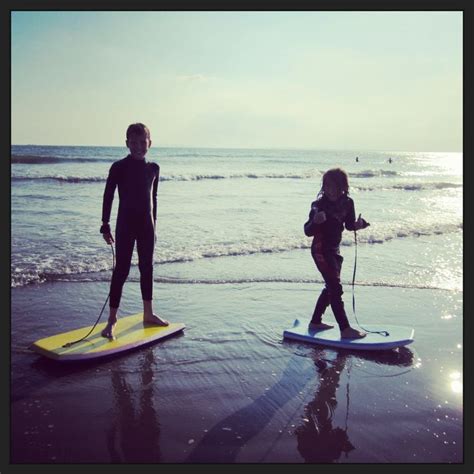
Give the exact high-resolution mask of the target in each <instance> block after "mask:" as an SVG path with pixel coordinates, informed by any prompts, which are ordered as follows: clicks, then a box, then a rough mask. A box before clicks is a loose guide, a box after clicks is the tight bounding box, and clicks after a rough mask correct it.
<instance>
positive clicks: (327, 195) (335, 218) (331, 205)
mask: <svg viewBox="0 0 474 474" xmlns="http://www.w3.org/2000/svg"><path fill="white" fill-rule="evenodd" d="M344 225H345V227H346V229H347V230H359V229H364V228H365V227H367V226H368V225H369V223H368V222H366V221H365V220H364V219H362V218H361V216H360V214H359V218H358V219H357V220H356V219H355V210H354V201H353V200H352V199H351V198H350V197H349V180H348V177H347V173H346V172H345V171H344V170H342V169H340V168H334V169H330V170H329V171H326V173H324V175H323V185H322V188H321V191H320V192H319V194H318V196H317V198H316V201H314V202H313V203H312V204H311V211H310V213H309V218H308V221H307V222H306V223H305V225H304V232H305V234H306V235H307V236H308V237H311V236H314V238H313V243H312V245H311V255H312V257H313V260H314V262H315V264H316V267H317V268H318V270H319V271H320V272H321V275H322V277H323V279H324V282H325V287H324V289H323V291H322V292H321V294H320V296H319V298H318V301H317V303H316V307H315V309H314V313H313V317H312V319H311V322H310V323H309V329H310V330H323V329H329V328H332V327H334V326H331V325H329V324H326V323H323V322H322V316H323V313H324V311H325V310H326V308H327V307H328V306H329V305H331V309H332V311H333V313H334V316H335V318H336V321H337V323H338V325H339V329H340V331H341V338H344V339H357V338H361V337H365V336H366V333H365V332H362V331H357V330H356V329H353V328H351V327H350V325H349V321H348V320H347V316H346V312H345V310H344V302H343V301H342V294H343V291H342V285H341V277H340V274H341V266H342V261H343V257H342V256H341V254H340V252H339V245H340V243H341V239H342V231H343V230H344Z"/></svg>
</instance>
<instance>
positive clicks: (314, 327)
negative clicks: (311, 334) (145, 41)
mask: <svg viewBox="0 0 474 474" xmlns="http://www.w3.org/2000/svg"><path fill="white" fill-rule="evenodd" d="M333 327H334V326H332V325H331V324H326V323H309V324H308V329H312V330H317V329H319V330H321V329H331V328H333Z"/></svg>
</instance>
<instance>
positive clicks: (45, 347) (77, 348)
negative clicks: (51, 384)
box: [30, 313, 185, 361]
mask: <svg viewBox="0 0 474 474" xmlns="http://www.w3.org/2000/svg"><path fill="white" fill-rule="evenodd" d="M105 325H106V323H105V322H104V323H101V324H98V325H97V326H96V327H95V329H94V331H93V332H92V333H91V334H90V335H89V336H88V337H87V338H86V339H84V340H83V341H81V342H78V343H76V344H73V345H71V346H68V347H64V344H67V343H68V342H72V341H76V340H77V339H80V338H81V337H84V336H85V335H86V334H87V333H88V332H89V331H90V330H91V329H92V326H88V327H84V328H80V329H74V330H73V331H68V332H63V333H61V334H56V335H55V336H49V337H46V338H44V339H40V340H38V341H36V342H34V343H33V344H32V345H31V346H30V349H32V350H33V351H35V352H37V353H38V354H41V355H43V356H46V357H49V358H50V359H55V360H61V361H71V360H88V359H97V358H100V357H104V356H108V355H111V354H117V353H119V352H123V351H127V350H130V349H134V348H136V347H139V346H142V345H144V344H149V343H151V342H154V341H157V340H159V339H162V338H164V337H166V336H170V335H171V334H175V333H177V332H179V331H182V330H183V329H184V328H185V325H184V324H183V323H170V324H169V326H155V325H144V324H143V313H138V314H134V315H133V316H127V317H125V318H119V320H118V323H117V325H116V326H115V330H114V335H115V339H113V340H112V339H107V338H105V337H102V336H101V334H100V333H101V331H102V329H104V327H105Z"/></svg>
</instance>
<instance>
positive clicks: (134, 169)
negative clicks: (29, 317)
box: [100, 123, 169, 338]
mask: <svg viewBox="0 0 474 474" xmlns="http://www.w3.org/2000/svg"><path fill="white" fill-rule="evenodd" d="M126 145H127V147H128V149H129V150H130V154H129V155H128V156H126V157H125V158H123V159H122V160H119V161H116V162H115V163H113V164H112V166H111V167H110V171H109V176H108V178H107V183H106V185H105V191H104V200H103V205H102V227H101V228H100V232H101V233H102V235H103V237H104V240H105V241H106V242H107V243H108V244H109V245H111V244H112V243H113V242H114V238H113V236H112V231H111V230H110V225H109V220H110V213H111V211H112V202H113V199H114V193H115V188H116V187H118V193H119V199H120V201H119V209H118V214H117V223H116V227H115V238H116V240H117V243H116V246H115V247H116V257H117V262H116V265H115V270H114V272H113V275H112V282H111V284H110V314H109V320H108V322H107V325H106V327H105V328H104V330H103V331H102V336H104V337H108V338H113V337H114V336H113V331H114V328H115V325H116V323H117V310H118V307H119V304H120V299H121V296H122V287H123V285H124V283H125V280H126V279H127V276H128V273H129V271H130V263H131V261H132V253H133V247H134V246H135V241H136V242H137V252H138V268H139V270H140V289H141V293H142V298H143V322H144V323H145V324H156V325H159V326H167V325H168V324H169V322H168V321H166V320H165V319H162V318H160V317H159V316H157V315H155V314H153V308H152V295H153V251H154V247H155V240H156V237H155V225H156V200H157V191H158V181H159V178H160V167H159V165H158V164H157V163H152V162H149V161H146V159H145V155H146V153H147V152H148V149H149V148H150V146H151V139H150V130H149V129H148V127H147V126H146V125H144V124H142V123H135V124H132V125H130V126H129V127H128V129H127V140H126Z"/></svg>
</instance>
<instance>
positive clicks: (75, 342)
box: [63, 244, 115, 347]
mask: <svg viewBox="0 0 474 474" xmlns="http://www.w3.org/2000/svg"><path fill="white" fill-rule="evenodd" d="M110 248H111V249H112V273H113V272H114V270H115V252H114V245H113V244H110ZM109 298H110V290H109V294H108V295H107V299H106V300H105V303H104V306H102V309H101V310H100V314H99V317H98V318H97V321H96V322H95V324H94V326H92V329H91V330H90V331H89V332H88V333H87V334H86V335H85V336H84V337H81V338H80V339H78V340H77V341H71V342H66V344H64V345H63V347H70V346H72V345H73V344H77V343H78V342H81V341H83V340H84V339H86V338H87V337H89V336H90V335H91V333H92V331H93V330H94V329H95V327H96V326H97V324H98V323H99V321H100V318H101V316H102V313H103V312H104V308H105V305H106V304H107V301H109Z"/></svg>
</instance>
